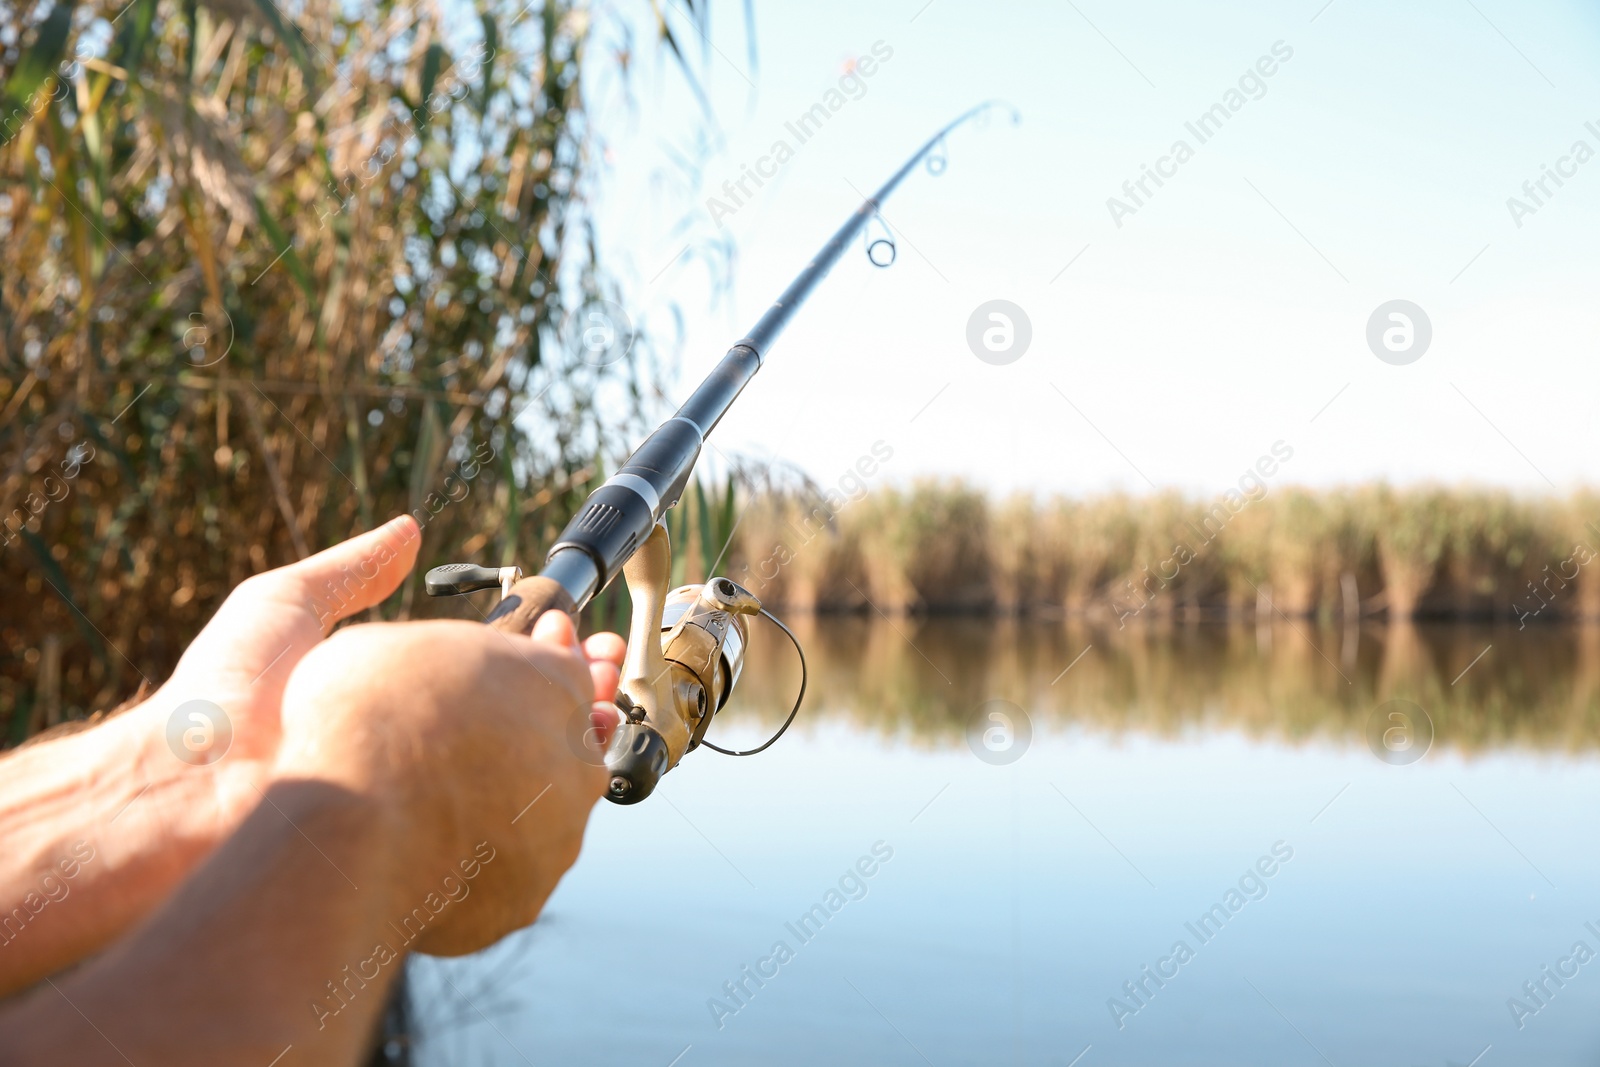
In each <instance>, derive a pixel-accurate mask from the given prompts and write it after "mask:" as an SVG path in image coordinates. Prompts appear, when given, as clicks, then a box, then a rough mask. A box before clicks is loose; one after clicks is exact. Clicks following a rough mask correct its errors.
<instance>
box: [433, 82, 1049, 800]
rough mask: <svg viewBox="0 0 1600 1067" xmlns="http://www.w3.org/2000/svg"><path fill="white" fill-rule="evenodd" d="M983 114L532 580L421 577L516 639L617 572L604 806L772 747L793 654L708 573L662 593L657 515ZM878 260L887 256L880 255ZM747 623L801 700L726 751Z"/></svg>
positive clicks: (657, 440) (753, 605)
mask: <svg viewBox="0 0 1600 1067" xmlns="http://www.w3.org/2000/svg"><path fill="white" fill-rule="evenodd" d="M995 107H1006V108H1008V110H1010V111H1011V116H1012V122H1014V123H1015V122H1017V121H1019V119H1020V117H1019V116H1018V115H1017V113H1016V111H1015V109H1010V108H1009V105H1005V104H1002V103H1001V102H999V101H993V100H991V101H987V102H985V103H982V104H979V105H978V106H977V107H975V108H973V109H972V110H970V111H968V112H966V113H965V114H963V115H961V116H959V117H958V118H956V119H955V120H954V121H953V122H950V123H949V124H948V125H946V126H944V127H943V128H942V129H940V130H939V132H938V133H935V134H934V135H933V136H932V137H930V138H929V139H928V141H927V143H925V144H924V145H923V146H922V147H921V148H919V149H918V150H917V151H916V153H914V154H913V155H912V156H911V158H910V159H908V160H906V162H905V164H904V165H902V166H901V167H900V169H899V170H897V171H895V173H894V174H893V176H891V177H890V178H889V180H888V181H886V182H884V183H883V186H882V187H881V188H880V189H878V191H877V192H876V193H874V194H873V195H872V196H870V197H868V198H867V199H866V200H864V201H862V203H861V206H860V207H858V208H857V209H856V210H855V213H854V214H852V215H851V216H850V218H849V220H847V221H846V222H845V224H844V225H843V226H841V227H839V230H838V232H837V233H835V234H834V235H833V237H831V238H830V239H829V240H828V243H827V244H825V245H823V246H822V250H821V251H820V252H818V253H817V255H816V256H815V257H814V258H813V259H812V260H811V262H810V263H808V264H806V267H805V269H804V270H802V271H801V272H800V273H799V275H797V276H796V277H795V279H794V281H792V282H790V283H789V287H788V288H787V289H785V290H784V291H783V293H782V295H780V296H779V297H778V299H777V300H776V301H775V302H774V303H773V304H772V306H771V307H769V308H768V309H767V310H766V312H765V313H764V314H763V315H762V316H761V318H760V319H759V320H758V321H757V322H756V324H755V326H754V327H753V328H752V329H751V330H750V332H749V333H748V334H746V335H745V336H744V337H743V338H742V339H740V340H739V341H736V342H735V343H734V345H733V347H732V348H730V349H728V352H727V354H726V355H724V356H723V357H722V361H721V362H720V363H718V364H717V366H716V368H715V369H713V370H712V372H711V373H710V374H709V375H707V376H706V379H705V380H704V381H703V382H701V383H700V385H699V387H698V388H696V389H695V391H694V392H693V393H691V394H690V395H689V399H688V400H686V401H684V402H683V405H682V406H681V407H680V408H678V410H677V413H676V414H674V415H673V416H672V417H671V418H670V419H668V420H667V421H666V422H664V423H662V424H661V425H660V426H659V427H657V428H656V430H655V431H654V432H653V433H651V434H650V436H649V437H647V438H645V440H644V443H643V444H641V445H640V446H639V447H638V448H637V449H635V450H634V452H633V454H632V455H631V456H629V457H628V461H627V462H626V463H624V464H623V465H622V466H621V467H620V468H619V469H618V470H617V472H616V473H615V474H613V475H612V476H611V477H610V478H608V479H606V481H605V484H603V485H601V486H600V487H599V488H598V489H596V490H595V491H594V492H593V493H591V494H590V495H589V498H588V500H587V501H585V502H584V505H583V507H582V508H580V509H579V510H578V513H577V514H576V515H575V516H574V517H573V519H572V521H571V522H569V523H568V524H567V527H566V529H564V530H563V531H562V532H561V536H560V537H559V538H558V539H557V541H556V543H555V545H554V546H552V547H551V549H550V552H549V554H548V555H547V556H546V557H545V564H544V569H543V570H541V571H540V572H539V573H538V574H537V575H534V576H532V577H523V575H522V571H521V570H520V569H519V568H517V567H500V568H494V567H479V566H474V565H473V564H469V563H451V564H446V565H444V566H442V567H435V568H433V569H432V570H430V571H429V572H428V574H427V577H426V580H425V583H424V584H425V588H426V589H427V592H428V593H429V595H431V596H453V595H457V594H461V593H470V592H473V591H475V590H479V589H492V588H494V587H496V586H499V587H500V589H501V593H502V599H501V601H500V603H499V604H498V605H497V606H496V607H495V609H494V611H493V612H491V613H490V614H489V616H488V618H487V619H486V620H485V621H486V622H488V624H489V625H490V626H493V627H495V628H496V629H499V630H504V631H506V632H508V633H516V634H527V633H530V632H532V630H533V625H534V623H535V622H536V621H537V620H538V618H539V616H541V615H543V614H544V613H545V612H546V611H550V610H552V609H554V610H558V611H564V612H566V613H567V614H568V615H571V616H573V617H574V619H576V617H577V615H578V612H580V611H582V610H583V608H584V606H585V605H586V604H588V603H589V601H590V600H592V599H593V598H594V596H595V594H597V593H598V592H599V591H600V590H602V589H604V588H605V587H606V586H607V585H608V584H609V583H610V582H611V581H612V580H613V579H615V578H616V576H617V575H618V574H621V575H622V576H623V579H624V581H626V583H627V586H628V593H629V596H630V597H631V598H632V600H633V617H632V622H631V624H630V626H629V633H628V653H627V658H626V659H625V660H624V662H623V665H622V678H621V682H620V684H619V686H618V691H617V698H616V699H617V706H618V709H619V710H620V712H621V715H622V718H621V722H620V723H619V724H618V728H617V730H616V731H615V732H614V735H613V737H612V739H611V744H610V746H609V748H608V749H607V751H606V753H605V765H606V769H607V771H608V772H609V773H610V776H611V778H610V782H609V783H608V785H607V790H606V797H607V799H609V800H611V801H613V802H615V803H618V804H637V803H638V802H639V801H641V800H643V799H645V798H646V797H648V796H649V795H650V794H651V792H653V791H654V789H655V787H656V783H657V782H659V781H660V780H661V776H662V775H663V774H665V773H666V772H667V771H669V770H671V769H672V768H673V767H675V766H677V764H678V761H679V760H680V759H682V758H683V756H684V755H685V754H686V753H688V752H690V751H693V750H694V749H695V748H697V747H699V746H700V745H702V744H704V745H705V747H707V748H710V749H713V750H714V751H717V752H722V753H724V754H726V755H734V756H748V755H754V754H755V753H757V752H760V751H762V750H763V749H765V748H767V746H768V745H771V744H772V743H773V742H774V741H776V740H777V739H778V738H779V737H780V736H781V735H782V734H783V731H784V730H786V729H788V727H789V723H791V722H793V721H794V717H795V714H796V713H797V712H798V711H799V710H800V701H801V700H803V699H804V697H805V682H806V674H805V652H804V650H803V649H801V647H800V642H799V640H798V639H797V638H796V637H795V636H794V632H793V631H791V630H790V629H789V628H788V627H787V626H785V625H784V624H783V623H782V622H781V621H780V620H779V619H778V618H777V616H775V615H773V614H772V613H771V612H770V611H768V610H767V609H766V608H764V607H762V605H761V602H760V601H759V600H758V599H757V598H756V597H755V596H754V594H752V593H750V592H749V591H748V590H746V589H744V588H743V587H742V586H740V585H738V584H737V583H736V582H733V581H730V580H729V579H727V578H721V577H714V578H710V579H709V580H708V581H706V582H705V583H703V584H699V585H687V586H682V587H680V588H678V589H675V590H671V591H670V592H669V591H668V588H667V586H668V582H669V577H670V574H671V571H672V551H671V545H670V543H669V541H668V537H667V527H666V524H665V522H664V521H663V516H665V515H666V513H667V511H668V510H669V509H671V508H672V507H674V506H676V505H677V503H678V499H679V497H681V496H682V494H683V490H684V487H685V486H686V485H687V484H688V481H689V475H690V473H691V472H692V471H693V470H694V465H695V461H696V460H698V459H699V457H700V449H701V446H702V445H703V444H704V443H705V439H706V436H707V435H708V434H710V433H711V431H712V430H714V429H715V428H716V426H717V423H718V422H720V421H721V420H722V416H723V415H725V414H727V412H728V409H729V408H730V407H732V406H733V402H734V400H736V399H737V398H738V396H739V394H740V393H741V392H742V391H743V390H744V387H745V386H746V385H748V384H749V383H750V379H751V378H754V377H755V375H756V372H757V371H759V370H760V369H761V367H762V365H763V364H764V362H765V361H766V357H767V354H768V353H769V352H770V351H771V349H772V346H773V344H774V343H775V342H776V341H777V339H778V336H779V335H780V334H782V333H783V330H784V327H786V326H788V325H789V320H790V319H792V318H794V315H795V313H796V312H797V311H799V310H800V305H802V304H804V303H805V301H806V298H807V297H809V296H810V295H811V293H812V291H813V290H815V289H816V287H817V286H818V285H819V284H820V283H821V282H822V279H823V278H825V277H827V275H828V272H829V271H830V270H832V269H833V266H834V264H836V263H837V262H838V261H839V259H840V257H842V256H843V255H844V251H845V249H846V248H847V247H848V246H849V244H850V242H852V241H853V240H855V238H856V236H857V235H858V234H861V233H862V232H863V231H864V230H865V229H866V227H867V226H868V224H869V223H871V221H872V220H873V219H875V218H876V219H878V221H879V223H880V225H882V226H883V229H884V233H885V234H886V236H884V237H880V238H877V239H876V240H873V241H870V242H868V244H867V257H868V259H869V260H871V262H872V263H873V265H874V266H878V267H887V266H889V265H890V264H892V263H893V262H894V257H895V245H894V240H893V236H892V234H891V233H890V231H889V228H888V225H887V224H886V223H883V221H882V217H881V216H880V215H879V214H878V212H879V208H880V206H881V205H882V203H883V201H884V200H886V199H888V197H889V196H890V194H892V193H893V192H894V191H895V189H897V188H898V187H899V185H900V183H901V182H902V181H904V180H905V178H906V176H907V175H909V174H910V173H911V171H912V170H913V169H915V168H916V166H917V165H918V164H919V163H921V162H923V161H924V160H927V161H928V170H929V172H930V173H932V174H940V173H943V171H944V168H945V160H944V156H943V154H942V152H941V153H940V154H939V155H934V154H933V153H934V150H935V149H936V148H940V146H942V144H943V142H944V139H945V136H946V135H947V134H949V133H950V132H951V131H952V130H954V129H956V128H957V127H958V126H961V125H962V124H963V123H966V122H968V121H969V120H971V119H973V118H975V117H976V116H978V115H980V114H984V113H986V112H987V111H989V110H990V109H991V108H995ZM885 255H886V256H887V259H884V258H881V257H883V256H885ZM756 615H761V616H765V617H766V618H768V619H770V620H771V621H772V622H773V623H775V624H776V625H777V626H778V627H779V628H780V629H781V630H782V631H783V632H784V633H785V634H786V635H787V636H788V637H789V640H790V641H792V642H794V647H795V651H796V652H797V653H798V654H799V656H800V693H799V696H798V697H797V698H796V699H795V703H794V708H793V710H791V711H790V712H789V717H788V719H786V720H785V721H784V724H783V726H781V727H780V728H779V729H778V732H777V733H775V734H773V735H772V737H771V738H769V739H768V740H767V741H766V742H765V743H764V744H762V745H760V746H758V747H756V748H753V749H749V750H747V751H744V752H729V751H728V750H726V749H722V748H718V747H717V746H716V745H714V744H712V743H710V742H708V741H706V740H705V732H706V728H707V726H709V725H710V723H711V719H712V717H713V716H714V715H715V714H716V713H717V712H718V711H720V710H721V709H722V707H723V706H724V705H725V704H726V703H727V700H728V697H729V695H730V694H731V693H732V691H733V687H734V684H735V683H736V682H737V681H738V678H739V673H740V671H741V669H742V668H743V665H744V650H745V646H746V643H747V641H748V639H749V629H748V622H747V620H748V619H749V618H751V617H752V616H756ZM585 725H586V723H585Z"/></svg>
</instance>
